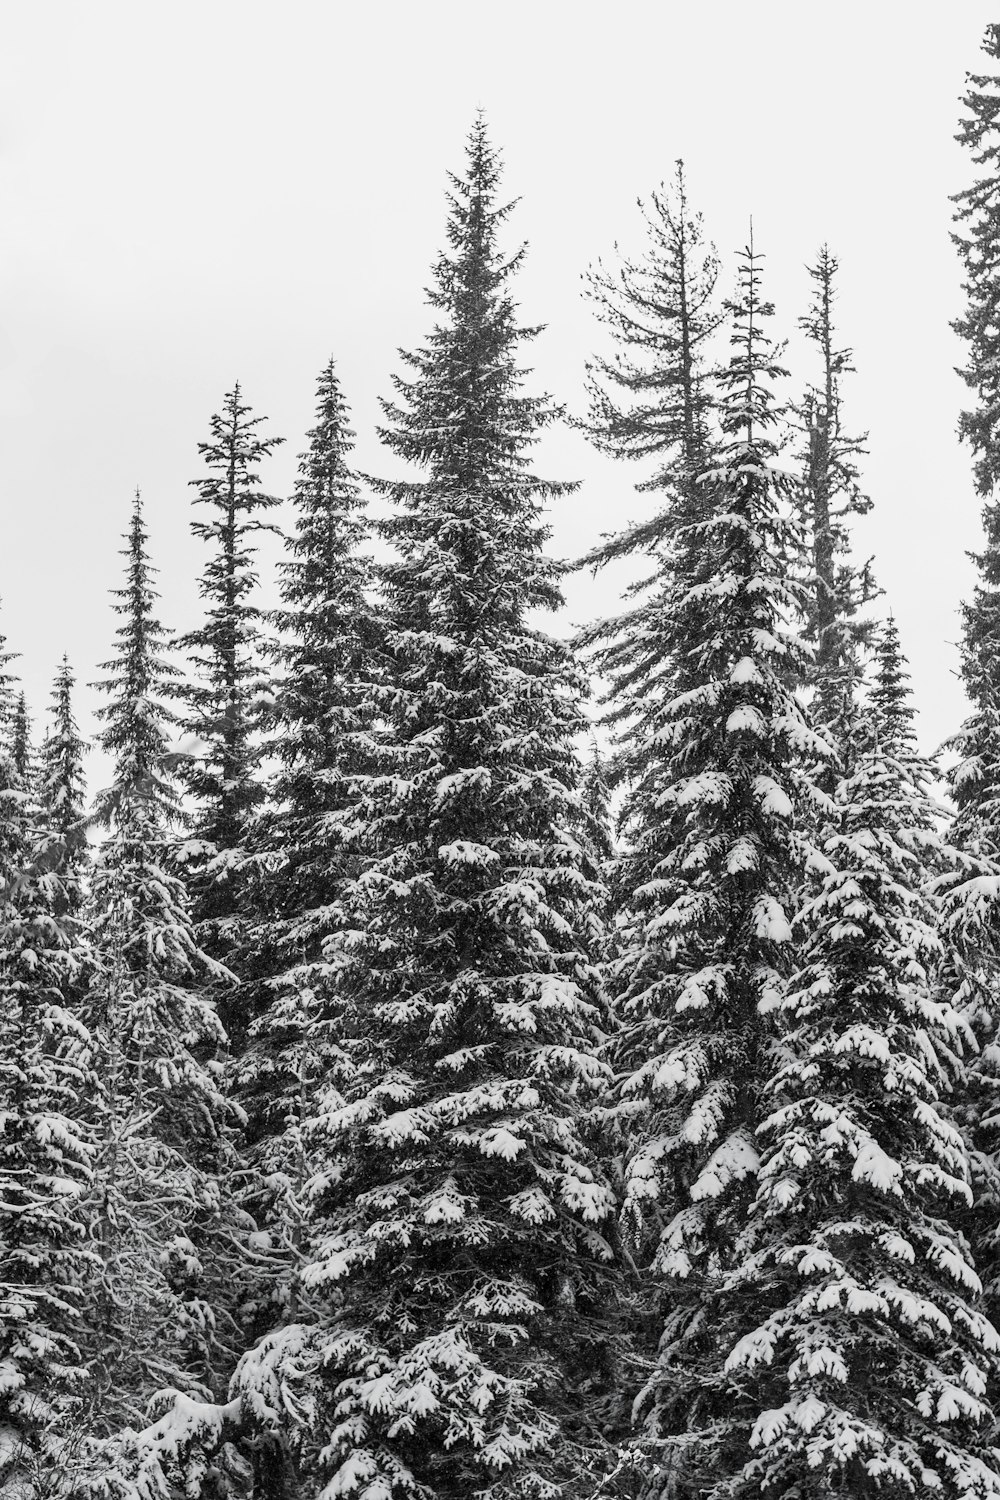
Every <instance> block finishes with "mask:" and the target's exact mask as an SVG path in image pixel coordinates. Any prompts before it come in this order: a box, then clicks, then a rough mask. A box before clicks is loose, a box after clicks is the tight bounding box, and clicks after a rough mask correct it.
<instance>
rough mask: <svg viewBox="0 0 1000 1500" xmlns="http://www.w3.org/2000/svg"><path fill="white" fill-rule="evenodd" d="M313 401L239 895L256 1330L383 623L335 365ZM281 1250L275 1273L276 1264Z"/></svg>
mask: <svg viewBox="0 0 1000 1500" xmlns="http://www.w3.org/2000/svg"><path fill="white" fill-rule="evenodd" d="M317 399H318V407H317V420H316V425H315V427H314V428H313V429H312V431H311V432H310V433H309V434H308V436H309V446H308V449H307V450H306V452H305V453H304V454H303V455H302V457H301V459H300V461H299V471H298V480H297V482H296V486H295V492H294V496H293V505H294V510H295V527H294V530H293V532H292V534H291V535H290V536H289V537H288V539H287V541H286V550H287V554H288V556H287V558H286V560H285V561H284V563H283V564H282V565H281V584H280V587H281V595H282V606H281V608H280V609H279V610H277V611H275V612H274V615H273V622H274V623H275V624H276V625H277V627H278V630H279V645H278V647H277V650H276V657H277V661H276V667H277V674H278V675H277V682H276V686H275V697H274V705H273V708H272V710H271V715H270V717H271V723H270V731H271V746H270V749H271V754H272V755H273V756H274V757H275V759H276V760H277V761H278V766H279V769H278V771H277V773H276V775H275V776H274V778H273V782H272V786H271V806H270V808H269V809H268V810H267V811H266V812H265V813H264V815H263V816H262V818H261V819H260V822H259V826H258V831H257V838H256V843H255V854H256V857H257V858H256V874H255V876H254V878H253V879H252V881H251V882H250V887H249V891H248V895H249V898H250V900H251V901H252V904H253V912H254V916H253V921H252V923H251V924H249V925H248V931H247V933H246V935H245V938H244V946H243V952H242V954H241V960H240V962H241V970H242V972H243V974H244V976H245V979H246V983H245V985H244V992H245V993H249V991H250V989H251V987H254V988H256V989H257V991H258V993H259V999H258V1001H257V1003H256V1005H255V1006H254V1007H253V1008H254V1010H255V1012H256V1019H255V1020H254V1021H253V1023H252V1024H251V1026H250V1028H249V1036H248V1043H247V1049H246V1051H245V1053H244V1054H243V1055H242V1057H241V1058H240V1059H239V1060H238V1062H237V1065H236V1068H235V1073H234V1079H235V1085H236V1089H237V1095H238V1098H239V1100H240V1102H241V1104H242V1106H243V1108H244V1110H245V1111H246V1114H247V1116H248V1120H247V1127H246V1141H247V1145H248V1148H249V1155H248V1168H249V1171H248V1184H249V1201H250V1203H251V1204H252V1206H253V1211H254V1213H255V1216H256V1218H257V1221H258V1223H259V1225H260V1227H261V1230H262V1231H263V1232H266V1233H267V1234H268V1235H269V1236H270V1239H269V1251H270V1255H271V1265H270V1274H269V1276H268V1278H267V1292H268V1305H267V1307H264V1308H261V1309H259V1311H258V1317H257V1322H258V1327H259V1328H260V1330H261V1331H264V1330H266V1328H267V1327H269V1326H270V1324H271V1323H273V1322H274V1320H275V1318H276V1317H278V1316H285V1317H287V1315H288V1303H289V1299H290V1298H293V1297H294V1290H293V1289H290V1286H289V1274H290V1272H292V1271H293V1270H294V1269H296V1266H297V1262H298V1260H299V1258H300V1257H301V1254H302V1253H303V1219H302V1216H303V1212H304V1205H303V1202H302V1190H303V1188H304V1185H305V1181H306V1178H307V1176H308V1175H309V1156H310V1153H309V1151H308V1150H307V1146H306V1142H305V1139H304V1135H303V1129H302V1127H303V1122H304V1120H305V1119H306V1118H307V1117H308V1116H309V1115H310V1114H311V1113H312V1112H313V1109H314V1107H315V1103H316V1098H317V1089H318V1086H319V1084H320V1083H321V1081H322V1080H323V1078H324V1077H325V1075H326V1073H327V1071H328V1066H329V1061H330V1057H329V1054H330V1049H331V1046H334V1047H335V1038H334V1036H333V1034H332V1033H331V1031H330V1027H329V1015H328V1011H329V1005H330V1000H329V992H330V990H331V986H332V984H333V978H334V969H333V966H332V965H331V963H330V962H329V960H328V959H327V958H326V956H325V946H326V942H327V939H328V938H329V937H330V936H331V934H332V932H333V931H334V930H335V927H336V923H335V919H334V911H335V909H336V903H337V900H338V898H339V896H340V894H341V892H342V889H343V886H344V883H345V880H346V878H347V877H348V876H349V875H351V874H354V873H356V866H357V860H356V857H355V856H354V855H353V854H352V853H351V852H350V851H349V850H347V849H345V848H344V847H343V845H342V843H341V842H340V840H339V837H338V825H339V823H340V821H341V814H342V813H343V811H344V810H345V808H347V807H348V806H349V804H350V801H351V797H352V782H351V776H352V774H353V773H354V772H356V771H357V770H358V769H359V767H360V766H361V765H362V764H363V763H364V761H365V759H366V752H365V748H364V746H365V738H366V735H367V733H368V729H369V721H370V717H371V705H370V693H369V691H368V683H369V682H370V681H371V679H372V670H373V662H374V655H375V652H376V649H377V642H378V639H379V633H380V632H379V628H378V624H377V620H376V616H375V611H374V609H373V607H372V605H371V604H370V603H369V600H368V591H369V589H370V587H371V583H372V578H371V573H372V564H371V561H370V558H369V557H368V556H367V555H366V553H365V550H364V547H365V542H366V538H367V535H368V525H367V522H366V518H365V513H364V509H365V508H364V499H363V496H362V494H361V490H360V487H359V485H358V483H357V481H356V480H355V478H354V475H353V474H352V472H351V470H350V467H349V460H350V453H351V449H352V447H353V439H354V433H353V432H352V431H351V429H350V426H349V414H348V410H347V404H346V402H345V400H344V396H343V394H342V391H341V388H340V384H339V381H338V379H337V375H336V370H335V366H334V363H333V361H332V360H331V361H330V362H329V363H328V364H327V365H326V367H325V368H324V370H323V371H322V373H321V375H320V378H319V384H318V390H317ZM281 1256H283V1257H284V1261H283V1270H284V1274H279V1269H278V1268H279V1264H280V1263H279V1262H278V1261H276V1259H275V1258H276V1257H281Z"/></svg>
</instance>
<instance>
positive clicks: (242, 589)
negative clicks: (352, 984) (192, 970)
mask: <svg viewBox="0 0 1000 1500" xmlns="http://www.w3.org/2000/svg"><path fill="white" fill-rule="evenodd" d="M263 421H264V418H263V417H254V416H251V412H250V407H249V406H247V405H245V404H244V402H243V400H242V396H241V391H240V387H239V385H235V386H234V387H233V389H232V390H231V391H228V392H227V393H226V397H225V405H224V407H223V409H222V412H221V414H219V413H217V414H216V415H214V416H213V417H212V421H211V438H210V440H209V441H208V442H207V443H199V444H198V451H199V453H200V454H201V455H202V457H203V458H204V460H205V464H206V466H207V468H208V471H209V472H208V475H207V476H206V477H205V478H204V479H194V480H192V481H191V483H192V485H193V486H194V487H195V488H196V489H197V491H198V498H197V501H196V503H197V504H199V505H205V506H208V507H209V519H208V520H207V521H202V520H195V521H192V523H191V530H192V531H193V532H194V534H195V536H197V537H198V538H199V539H200V540H202V541H204V542H206V543H207V544H208V545H209V547H210V548H211V549H212V550H211V555H210V557H209V561H208V563H207V564H206V567H205V571H204V572H203V574H202V577H201V596H202V598H203V599H204V600H205V602H206V606H207V612H206V617H205V621H204V623H203V624H202V625H201V626H199V628H198V629H197V630H193V631H191V632H189V633H188V634H187V635H185V636H183V637H181V638H180V640H179V641H178V645H179V647H180V648H181V649H182V650H185V651H186V652H187V654H188V658H189V661H190V664H191V666H192V668H193V670H194V675H195V681H194V682H193V683H187V684H185V685H184V687H183V689H182V694H181V695H182V696H183V697H184V698H185V699H186V701H187V703H188V706H189V714H188V717H187V719H186V721H185V727H186V728H187V730H188V731H189V732H190V733H192V734H193V735H195V736H196V738H197V739H198V740H199V741H200V742H201V744H202V749H201V750H200V751H199V753H198V754H197V755H196V756H195V757H194V758H193V759H192V760H191V761H190V763H189V765H188V767H187V769H186V771H185V780H186V782H187V785H188V787H189V789H190V791H191V792H192V794H193V795H194V797H195V799H196V801H197V805H198V812H197V817H196V821H195V828H194V833H195V839H194V841H193V842H192V843H191V845H190V846H189V850H188V854H189V876H190V879H191V881H192V884H193V889H194V893H195V907H194V911H195V918H196V921H197V923H198V926H199V934H200V940H201V941H202V943H203V944H204V945H205V948H206V951H207V952H210V953H211V954H212V956H213V957H215V958H217V959H219V960H223V961H224V960H226V959H227V958H230V957H232V955H233V954H234V952H235V951H237V950H238V948H239V932H240V926H241V923H240V919H239V912H240V906H241V896H242V891H243V884H244V872H245V867H246V864H247V859H248V850H247V845H248V842H249V841H250V839H251V837H252V834H251V825H252V821H253V817H254V814H255V811H256V810H257V809H258V808H259V807H260V804H261V802H262V800H263V796H264V792H263V787H262V785H261V782H260V779H259V777H258V776H257V774H256V769H257V764H258V761H259V758H260V745H259V741H258V737H257V735H256V731H257V729H258V728H259V718H260V712H259V710H260V699H261V697H262V694H263V692H264V688H265V679H264V677H263V675H262V671H263V669H262V663H261V654H262V640H261V611H260V609H259V608H258V606H257V605H256V604H254V603H253V595H254V591H255V589H256V586H257V575H256V572H255V557H256V546H255V539H256V538H257V537H258V536H259V535H260V534H261V533H262V532H265V531H273V530H275V529H276V528H275V527H274V526H273V525H271V524H270V523H269V522H266V521H264V520H262V519H261V516H262V514H264V513H266V512H267V511H268V510H270V509H271V508H272V507H273V506H275V505H277V504H278V500H277V499H276V498H275V497H274V496H273V495H267V494H264V493H263V491H262V490H261V487H260V486H261V479H260V474H259V467H260V464H261V462H262V461H263V460H264V459H266V458H267V457H269V456H270V454H271V453H272V451H273V450H274V449H275V448H276V447H277V445H278V444H279V443H280V442H282V441H283V440H282V439H281V438H263V437H261V436H260V434H259V433H258V431H257V428H258V427H259V426H260V424H261V423H262V422H263ZM241 999H242V997H241V996H239V995H238V994H237V993H236V992H232V993H230V994H228V995H227V994H223V995H220V997H219V1000H220V1008H221V1011H222V1014H223V1020H224V1022H225V1025H226V1030H227V1032H228V1033H229V1035H230V1037H231V1040H232V1042H233V1045H234V1047H235V1048H236V1050H237V1051H239V1050H241V1049H242V1045H243V1041H244V1030H245V1018H243V1017H242V1015H241V1003H240V1002H241Z"/></svg>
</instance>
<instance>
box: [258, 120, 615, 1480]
mask: <svg viewBox="0 0 1000 1500" xmlns="http://www.w3.org/2000/svg"><path fill="white" fill-rule="evenodd" d="M499 174H500V166H499V160H498V157H497V154H496V152H495V151H494V149H493V148H492V147H491V145H490V143H489V141H488V139H487V135H486V130H485V127H484V125H483V123H482V121H481V120H480V121H479V122H478V123H477V124H476V126H475V127H474V129H473V132H472V135H471V139H470V141H469V146H468V163H467V170H466V172H465V174H464V175H463V176H461V177H459V176H455V177H452V179H451V183H452V192H451V195H450V198H449V205H450V213H449V218H448V228H447V234H448V249H447V250H446V251H445V252H444V253H443V254H442V255H441V257H440V258H439V260H438V262H437V264H436V267H435V272H434V285H433V287H432V289H431V290H430V292H429V300H430V302H431V305H432V306H433V307H434V309H435V311H436V313H437V315H438V321H437V324H436V326H435V328H434V331H433V333H432V335H431V337H430V340H429V342H428V345H427V347H426V348H424V349H422V350H420V351H419V352H417V353H415V354H411V355H407V356H406V360H407V363H408V365H409V366H410V369H411V370H412V372H413V375H412V378H411V379H408V380H407V379H401V378H400V379H397V381H396V389H397V392H398V404H387V406H386V411H387V415H388V419H389V422H390V423H391V424H392V425H391V426H390V427H389V429H388V430H387V431H385V432H384V434H383V436H384V439H385V441H386V442H387V443H388V444H389V446H390V447H391V449H392V451H393V452H394V453H396V454H397V455H399V457H401V458H403V459H406V460H409V461H411V462H415V463H417V464H418V465H420V466H421V467H422V468H423V469H424V470H425V477H424V478H423V479H421V480H413V481H408V482H404V481H399V482H388V481H385V482H382V483H381V484H380V488H381V489H383V490H384V491H386V492H387V493H388V494H389V495H390V496H391V498H392V500H393V502H394V511H393V514H392V515H391V517H390V518H389V519H388V520H387V521H386V522H385V525H384V530H385V535H386V536H387V538H388V540H389V541H390V542H391V543H392V545H393V546H394V548H395V549H396V553H397V560H396V561H393V562H391V563H390V564H388V565H387V566H386V568H385V590H386V600H387V617H388V625H389V631H388V646H389V651H390V653H391V661H392V664H391V673H392V676H391V681H390V682H389V683H388V684H387V685H386V686H384V687H381V686H377V687H376V689H375V691H374V702H375V704H376V706H377V709H378V712H379V714H380V715H381V716H382V717H383V719H384V728H385V734H384V741H383V744H382V747H381V764H380V769H379V774H373V775H370V776H368V777H364V778H362V780H361V782H360V786H359V790H361V791H362V792H363V798H362V801H361V803H360V804H359V805H358V806H357V808H355V809H353V810H352V812H351V814H350V815H349V820H348V823H349V827H355V828H358V830H359V833H360V835H361V837H362V839H363V848H362V851H361V852H363V855H364V865H363V868H362V869H361V872H360V873H359V874H358V876H357V878H356V879H355V880H354V881H352V882H351V884H350V885H349V886H348V888H347V891H346V892H345V895H344V898H343V907H344V920H345V921H346V923H347V930H346V931H345V932H344V933H343V935H342V936H341V937H340V938H339V939H338V940H337V943H336V945H335V946H334V947H332V948H330V949H329V950H328V951H329V952H330V956H331V958H335V959H336V961H337V963H338V965H339V973H338V981H337V982H338V991H339V1005H340V1017H339V1037H340V1041H341V1045H342V1047H343V1050H344V1060H343V1063H342V1065H341V1067H340V1069H339V1070H338V1075H337V1077H336V1078H335V1079H331V1084H332V1083H335V1084H336V1089H334V1088H333V1087H331V1088H330V1089H329V1091H328V1094H327V1098H326V1101H325V1104H324V1106H323V1108H322V1109H321V1110H320V1112H319V1114H318V1116H317V1118H316V1120H315V1123H314V1125H313V1127H312V1131H311V1138H312V1144H313V1149H314V1150H315V1151H316V1152H317V1153H318V1154H319V1156H320V1158H321V1159H320V1163H319V1167H318V1171H317V1173H316V1175H315V1177H314V1179H313V1183H312V1187H311V1226H310V1227H311V1233H312V1234H313V1235H314V1236H315V1239H314V1243H313V1249H312V1255H311V1260H310V1264H309V1265H308V1266H307V1267H306V1269H305V1272H304V1274H303V1277H302V1284H303V1295H304V1297H305V1298H306V1299H307V1301H308V1305H309V1308H310V1310H311V1311H312V1313H313V1315H314V1316H315V1318H316V1319H317V1321H316V1323H315V1324H314V1325H313V1326H312V1327H311V1328H309V1327H306V1328H298V1329H295V1328H290V1329H286V1330H285V1332H284V1334H283V1336H282V1337H281V1338H279V1339H275V1340H272V1341H271V1342H270V1343H269V1344H268V1346H267V1348H265V1349H262V1350H259V1351H257V1352H256V1353H255V1355H254V1357H253V1360H252V1361H248V1364H247V1377H246V1381H245V1382H244V1389H245V1388H246V1386H247V1385H248V1384H249V1383H250V1382H252V1381H257V1380H259V1379H261V1378H263V1377H262V1374H261V1372H264V1373H267V1372H270V1374H269V1376H268V1380H269V1384H268V1385H267V1386H266V1387H265V1389H264V1394H263V1395H262V1396H261V1398H260V1399H261V1402H263V1400H264V1399H265V1397H266V1399H267V1400H268V1401H270V1402H272V1403H273V1402H274V1399H275V1397H274V1395H273V1394H272V1393H274V1392H277V1391H278V1390H279V1389H280V1386H279V1375H281V1376H282V1377H283V1378H284V1380H285V1383H286V1385H287V1386H289V1387H290V1388H291V1391H292V1394H293V1395H294V1391H295V1387H296V1386H299V1387H301V1386H302V1384H303V1382H304V1383H305V1385H306V1391H305V1393H304V1396H305V1398H306V1399H308V1401H309V1402H310V1406H309V1407H307V1408H306V1409H307V1410H309V1411H310V1413H311V1415H310V1418H309V1430H308V1431H307V1432H306V1434H305V1435H304V1438H303V1449H304V1453H303V1462H304V1467H305V1470H306V1472H307V1473H308V1476H309V1482H310V1484H311V1485H312V1487H313V1488H314V1489H318V1488H319V1487H321V1486H325V1488H324V1493H325V1494H329V1495H334V1494H337V1495H340V1496H343V1497H344V1500H349V1497H356V1500H360V1497H362V1496H367V1497H373V1496H375V1495H380V1496H383V1497H385V1500H438V1497H440V1500H444V1497H445V1496H448V1497H456V1500H457V1497H458V1496H467V1495H471V1494H476V1495H477V1496H480V1497H482V1500H501V1497H511V1500H513V1497H515V1496H516V1497H518V1500H528V1497H534V1500H542V1497H552V1500H554V1497H555V1496H557V1495H560V1496H569V1495H572V1494H573V1493H574V1492H575V1491H576V1489H577V1488H578V1487H579V1486H580V1485H581V1484H584V1483H586V1482H587V1480H588V1476H587V1473H586V1462H585V1450H586V1449H587V1447H588V1445H590V1444H594V1445H595V1446H599V1442H598V1438H597V1435H596V1434H595V1433H594V1432H593V1429H592V1427H588V1422H587V1395H588V1393H589V1392H590V1391H592V1390H593V1388H594V1387H595V1386H598V1385H599V1383H600V1380H601V1377H602V1368H603V1366H604V1365H605V1363H606V1361H607V1358H608V1355H607V1353H606V1352H605V1351H604V1349H603V1348H602V1332H603V1330H604V1326H605V1319H606V1318H607V1317H608V1315H609V1312H610V1304H611V1303H612V1302H613V1290H612V1288H613V1281H612V1272H611V1269H610V1267H609V1250H608V1246H607V1243H606V1241H605V1239H604V1238H603V1235H602V1228H603V1226H604V1225H605V1223H606V1221H607V1220H608V1217H609V1214H610V1213H611V1210H612V1207H613V1203H612V1197H611V1194H610V1192H609V1189H608V1187H607V1186H606V1185H605V1183H604V1181H603V1180H602V1177H601V1173H600V1168H599V1166H598V1164H597V1162H596V1161H595V1160H594V1159H593V1157H592V1155H591V1154H590V1153H589V1151H588V1150H587V1148H586V1147H585V1145H584V1144H583V1142H582V1140H581V1135H580V1131H579V1128H578V1112H579V1111H580V1109H581V1107H582V1106H583V1104H584V1102H585V1101H586V1099H587V1098H588V1096H590V1095H592V1093H593V1091H594V1090H595V1089H598V1088H600V1086H601V1084H602V1081H603V1070H602V1068H601V1066H600V1065H599V1064H598V1063H597V1062H596V1061H595V1059H594V1055H593V1053H594V1048H595V1044H596V1038H595V1035H594V1023H595V1019H596V1018H597V1016H598V1014H599V1009H598V1002H599V996H598V990H597V979H596V976H595V973H594V969H593V965H592V962H591V959H590V956H589V952H588V949H589V945H590V942H591V928H592V926H593V918H592V916H591V911H592V907H593V904H594V902H595V900H596V899H597V891H596V889H595V883H594V881H593V875H592V872H593V868H594V863H595V861H594V857H593V855H592V853H591V852H590V851H589V850H587V849H586V848H585V847H584V846H583V845H581V842H580V840H579V837H578V835H577V832H576V831H577V830H578V829H579V826H580V821H581V816H582V808H581V805H580V798H579V792H578V790H577V785H576V783H577V780H578V776H579V765H578V761H577V757H576V752H575V747H574V736H575V735H576V734H577V733H578V731H579V730H580V728H581V727H582V726H583V719H582V714H581V708H580V699H581V689H582V686H583V685H582V683H581V680H580V676H579V673H578V671H577V670H576V668H575V667H574V664H573V660H572V657H571V654H570V652H569V651H568V650H567V649H566V648H565V647H564V646H562V645H560V644H558V643H557V642H556V641H554V640H553V639H551V638H550V637H548V636H546V635H544V634H542V633H541V632H540V631H539V630H538V629H537V628H535V627H534V626H533V625H531V624H529V623H528V617H529V615H530V613H531V612H532V611H534V610H536V609H538V608H546V607H553V606H555V605H556V604H557V603H558V601H559V597H560V596H559V587H558V577H559V572H560V568H559V565H558V564H556V563H555V562H552V561H549V560H547V559H546V558H545V557H544V556H543V555H542V550H541V549H542V546H543V544H544V541H545V538H546V535H547V530H546V527H545V525H544V522H543V520H542V517H541V514H540V507H541V502H543V501H544V500H546V499H548V498H550V497H553V496H558V495H560V494H563V493H565V492H566V490H567V488H568V487H567V486H566V485H563V484H557V483H550V482H547V481H543V480H541V479H539V478H537V477H536V476H535V475H534V474H533V473H532V472H531V469H530V467H529V461H528V451H527V450H528V448H529V447H530V445H531V444H532V443H533V442H534V441H535V440H536V438H537V436H538V434H539V433H540V432H541V431H542V430H543V429H544V427H545V426H546V425H547V424H548V423H549V422H550V421H551V420H552V419H553V417H554V416H555V415H556V413H555V410H554V408H552V406H551V405H549V403H548V402H547V401H546V400H544V399H539V398H536V397H531V396H528V395H525V394H523V393H522V389H521V387H522V373H521V371H520V370H519V368H518V366H517V363H516V351H517V349H518V347H519V346H520V344H521V343H522V342H523V341H524V340H525V339H526V338H528V337H530V336H531V333H532V332H533V331H534V330H531V329H527V328H523V327H521V326H519V324H518V322H517V320H516V313H515V307H514V304H513V302H512V300H511V296H510V292H509V289H508V288H509V281H510V278H511V276H512V275H513V273H514V272H515V271H516V269H517V267H518V266H519V264H520V262H521V257H522V254H523V252H521V251H519V252H518V253H516V254H515V255H513V256H512V257H511V258H509V259H505V258H504V257H503V255H502V254H501V251H500V247H499V233H500V230H501V227H502V225H503V223H504V221H505V219H506V218H507V215H508V212H509V208H508V206H505V205H503V204H502V202H500V201H498V197H497V188H498V182H499ZM303 1341H305V1343H306V1345H307V1353H308V1351H309V1350H311V1352H312V1360H313V1363H312V1366H311V1369H310V1367H308V1366H307V1363H306V1361H307V1355H304V1354H303V1352H302V1347H301V1345H302V1343H303ZM304 1367H306V1368H307V1369H309V1373H308V1374H307V1375H305V1376H303V1375H302V1374H301V1373H298V1374H297V1372H301V1371H302V1370H303V1368H304Z"/></svg>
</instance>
